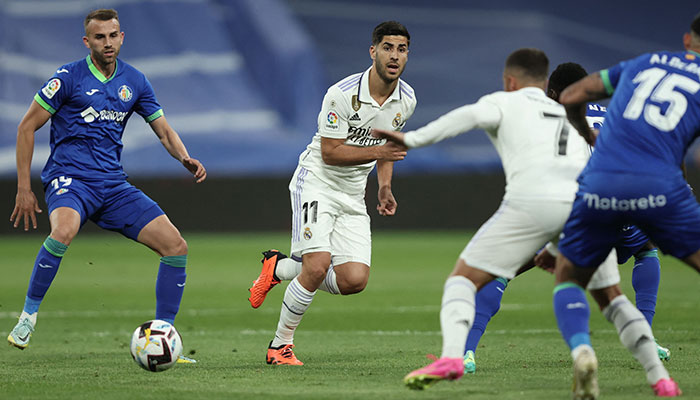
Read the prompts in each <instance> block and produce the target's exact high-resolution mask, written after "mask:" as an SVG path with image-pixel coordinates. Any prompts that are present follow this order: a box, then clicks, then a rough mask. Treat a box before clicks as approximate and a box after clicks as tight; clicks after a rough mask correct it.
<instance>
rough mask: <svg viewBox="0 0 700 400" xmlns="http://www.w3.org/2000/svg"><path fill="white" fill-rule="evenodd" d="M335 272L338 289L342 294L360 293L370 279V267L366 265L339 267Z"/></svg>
mask: <svg viewBox="0 0 700 400" xmlns="http://www.w3.org/2000/svg"><path fill="white" fill-rule="evenodd" d="M335 272H336V282H337V283H338V289H339V290H340V293H342V294H355V293H360V292H361V291H363V290H365V287H366V286H367V282H368V281H369V267H367V266H365V265H353V266H347V267H345V268H343V267H337V268H336V269H335Z"/></svg>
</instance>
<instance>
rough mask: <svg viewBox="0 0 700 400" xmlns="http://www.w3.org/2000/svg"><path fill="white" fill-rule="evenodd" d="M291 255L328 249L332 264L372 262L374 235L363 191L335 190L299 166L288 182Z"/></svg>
mask: <svg viewBox="0 0 700 400" xmlns="http://www.w3.org/2000/svg"><path fill="white" fill-rule="evenodd" d="M289 193H290V197H291V200H292V251H291V252H292V255H293V256H295V257H301V256H302V255H304V254H307V253H315V252H329V253H331V262H332V263H333V265H340V264H344V263H346V262H351V261H352V262H360V263H363V264H366V265H368V266H369V265H370V264H371V261H372V234H371V232H370V219H369V215H367V206H366V205H365V199H364V194H363V193H359V194H348V193H344V192H340V191H338V190H335V189H333V188H331V187H330V186H328V185H327V184H325V183H324V182H322V181H321V180H319V179H318V178H317V177H316V176H315V175H314V174H313V172H311V171H309V170H308V169H306V168H304V167H301V166H300V167H297V169H296V171H295V172H294V176H292V180H291V182H290V183H289Z"/></svg>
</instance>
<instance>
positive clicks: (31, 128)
mask: <svg viewBox="0 0 700 400" xmlns="http://www.w3.org/2000/svg"><path fill="white" fill-rule="evenodd" d="M49 118H51V113H49V112H48V111H46V110H45V109H44V108H43V107H41V106H40V105H39V103H37V102H36V101H32V104H31V105H30V106H29V109H28V110H27V113H26V114H24V117H23V118H22V121H21V122H20V123H19V126H18V127H17V196H16V197H15V208H14V209H13V210H12V214H11V215H10V222H13V225H12V226H13V227H15V228H17V227H18V226H19V224H20V221H24V230H25V231H28V230H29V223H30V220H31V226H32V228H33V229H36V227H37V223H36V214H37V213H41V209H40V208H39V202H38V201H37V200H36V196H35V195H34V192H32V187H31V166H32V156H33V155H34V133H35V132H36V131H37V130H39V128H41V127H42V126H44V124H45V123H46V122H47V121H48V120H49Z"/></svg>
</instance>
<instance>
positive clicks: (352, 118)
mask: <svg viewBox="0 0 700 400" xmlns="http://www.w3.org/2000/svg"><path fill="white" fill-rule="evenodd" d="M348 121H358V122H359V121H362V119H361V118H360V116H359V115H358V114H357V113H355V114H353V115H352V117H350V118H349V119H348Z"/></svg>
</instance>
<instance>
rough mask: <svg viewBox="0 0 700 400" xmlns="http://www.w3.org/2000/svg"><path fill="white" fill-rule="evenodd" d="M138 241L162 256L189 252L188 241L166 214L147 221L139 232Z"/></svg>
mask: <svg viewBox="0 0 700 400" xmlns="http://www.w3.org/2000/svg"><path fill="white" fill-rule="evenodd" d="M136 241H138V242H139V243H142V244H144V245H146V246H148V247H149V248H151V249H153V250H154V251H155V252H156V253H158V254H160V255H161V256H181V255H185V254H187V242H185V239H183V238H182V235H180V231H178V230H177V228H176V227H175V225H173V223H172V222H170V219H169V218H168V216H167V215H165V214H162V215H159V216H158V217H156V218H155V219H153V220H151V221H150V222H149V223H147V224H146V226H144V227H143V229H141V231H140V232H139V234H138V236H137V238H136Z"/></svg>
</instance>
